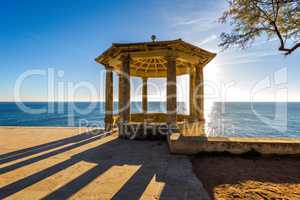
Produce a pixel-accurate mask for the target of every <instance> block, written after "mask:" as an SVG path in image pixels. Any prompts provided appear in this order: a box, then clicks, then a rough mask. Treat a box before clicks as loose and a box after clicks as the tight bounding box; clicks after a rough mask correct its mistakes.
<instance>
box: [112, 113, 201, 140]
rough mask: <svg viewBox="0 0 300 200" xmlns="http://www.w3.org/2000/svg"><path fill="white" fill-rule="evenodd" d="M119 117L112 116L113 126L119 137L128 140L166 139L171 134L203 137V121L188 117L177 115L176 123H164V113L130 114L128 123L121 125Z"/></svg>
mask: <svg viewBox="0 0 300 200" xmlns="http://www.w3.org/2000/svg"><path fill="white" fill-rule="evenodd" d="M119 118H120V117H119V115H114V116H113V124H114V125H113V126H114V127H117V128H118V131H119V135H120V137H122V138H128V139H166V136H167V135H169V134H172V133H179V134H181V135H183V136H202V135H204V132H205V131H204V120H202V121H198V120H196V121H195V120H192V119H193V118H191V116H190V115H183V114H177V115H176V123H172V124H171V125H169V124H168V123H166V118H167V114H166V113H132V114H130V122H127V123H122V122H120V120H119Z"/></svg>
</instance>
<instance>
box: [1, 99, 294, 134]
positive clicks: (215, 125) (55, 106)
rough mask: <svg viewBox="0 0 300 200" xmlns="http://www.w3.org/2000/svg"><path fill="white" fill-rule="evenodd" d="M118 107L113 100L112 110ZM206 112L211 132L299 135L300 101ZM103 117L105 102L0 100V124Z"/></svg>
mask: <svg viewBox="0 0 300 200" xmlns="http://www.w3.org/2000/svg"><path fill="white" fill-rule="evenodd" d="M20 106H21V107H20ZM22 106H23V107H22ZM117 107H118V105H117V103H115V104H114V109H115V111H117ZM148 108H149V111H150V112H165V110H166V106H165V103H161V102H149V105H148ZM131 109H132V112H139V111H141V103H140V102H136V103H132V105H131ZM178 112H179V113H187V112H188V109H187V108H186V106H185V104H184V103H179V104H178ZM205 112H206V114H205V115H206V121H207V124H206V126H207V132H208V134H210V135H222V136H248V137H249V136H250V137H264V136H268V137H300V103H249V102H231V103H220V102H218V103H214V104H212V105H211V106H209V107H208V106H207V108H206V110H205ZM103 120H104V103H88V102H76V103H58V102H56V103H50V104H49V103H46V102H39V103H37V102H26V103H23V104H22V105H17V104H16V103H12V102H7V103H0V126H101V127H103V125H104V123H103Z"/></svg>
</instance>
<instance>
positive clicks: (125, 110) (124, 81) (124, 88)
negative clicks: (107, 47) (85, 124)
mask: <svg viewBox="0 0 300 200" xmlns="http://www.w3.org/2000/svg"><path fill="white" fill-rule="evenodd" d="M121 62H122V64H121V72H120V75H119V115H120V123H121V127H119V128H120V130H119V134H120V135H121V136H124V133H125V132H124V130H125V129H126V127H125V126H123V124H126V123H128V122H129V121H130V56H129V54H126V55H123V56H122V57H121Z"/></svg>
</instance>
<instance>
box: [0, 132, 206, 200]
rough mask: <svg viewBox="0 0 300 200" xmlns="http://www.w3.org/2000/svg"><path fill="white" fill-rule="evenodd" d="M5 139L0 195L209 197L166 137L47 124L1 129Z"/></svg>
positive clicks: (1, 149) (0, 147)
mask: <svg viewBox="0 0 300 200" xmlns="http://www.w3.org/2000/svg"><path fill="white" fill-rule="evenodd" d="M84 132H85V133H84ZM0 141H1V143H0V187H1V189H0V199H6V198H7V199H30V200H32V199H66V198H70V199H101V200H102V199H130V200H135V199H172V200H174V199H178V200H185V199H209V198H208V195H207V193H206V191H205V190H204V189H203V186H202V184H201V182H200V181H199V180H198V179H197V178H196V177H195V175H194V174H193V172H192V166H191V163H190V161H189V159H188V157H186V156H182V155H171V154H170V153H169V151H168V147H167V145H166V143H165V142H162V141H129V140H122V139H118V138H117V137H116V136H115V135H109V136H104V135H103V133H98V134H95V133H91V132H87V130H81V131H79V130H78V129H77V128H45V127H43V128H41V127H40V128H39V127H32V128H29V127H1V128H0Z"/></svg>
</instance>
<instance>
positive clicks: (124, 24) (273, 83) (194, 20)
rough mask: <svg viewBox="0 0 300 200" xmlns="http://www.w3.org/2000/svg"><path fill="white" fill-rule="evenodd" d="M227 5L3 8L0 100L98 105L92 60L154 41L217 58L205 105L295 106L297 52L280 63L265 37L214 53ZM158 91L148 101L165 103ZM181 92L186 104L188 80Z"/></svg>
mask: <svg viewBox="0 0 300 200" xmlns="http://www.w3.org/2000/svg"><path fill="white" fill-rule="evenodd" d="M227 6H228V5H227V3H226V1H223V0H210V1H206V0H164V1H161V0H148V1H146V0H115V1H108V0H106V1H104V0H72V1H71V0H43V1H40V0H10V1H1V6H0V74H1V75H2V76H1V79H0V91H1V92H0V101H52V100H53V101H101V100H103V99H104V86H105V85H104V83H105V79H104V77H105V76H104V68H103V66H101V65H99V64H97V63H96V62H95V61H94V59H95V58H96V57H97V56H98V55H100V54H101V53H102V52H103V51H105V50H106V49H107V48H109V47H110V45H111V44H112V43H122V42H124V43H127V42H144V41H150V37H151V35H153V34H155V35H156V36H157V39H158V40H173V39H177V38H182V39H183V40H185V41H187V42H189V43H192V44H194V45H197V46H199V47H201V48H204V49H207V50H209V51H211V52H214V53H217V56H216V58H215V59H214V60H213V61H212V62H211V63H209V64H208V65H207V66H206V67H205V70H204V75H205V98H206V99H208V100H213V101H300V94H299V92H298V91H299V85H300V79H299V78H298V77H299V74H300V67H299V64H298V63H299V60H300V50H298V51H295V52H294V53H293V54H292V55H290V56H283V55H282V54H281V53H280V52H278V51H277V49H278V41H277V40H276V39H274V40H273V39H272V40H270V41H267V40H265V39H264V38H261V39H258V40H257V41H256V42H255V43H254V44H253V45H252V47H250V48H248V49H246V50H240V49H237V48H231V49H229V50H226V51H222V49H220V48H219V47H218V43H219V35H220V33H221V32H222V31H229V30H230V25H228V24H227V25H226V24H225V25H224V24H219V23H218V17H220V16H221V15H222V12H223V11H224V10H225V9H226V8H227ZM132 81H133V87H135V89H134V90H132V91H134V92H132V99H134V100H140V89H139V88H138V85H139V83H140V80H139V79H136V78H135V79H133V80H132ZM114 84H115V86H117V77H116V76H114ZM162 84H165V80H152V79H151V80H150V86H149V91H148V92H149V96H150V97H149V99H150V100H164V99H165V87H161V85H162ZM178 85H179V86H178V87H179V90H178V93H179V94H178V95H179V97H178V99H179V100H186V98H187V96H188V90H187V88H188V77H187V76H182V77H178ZM114 98H115V99H117V91H116V89H115V95H114Z"/></svg>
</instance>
